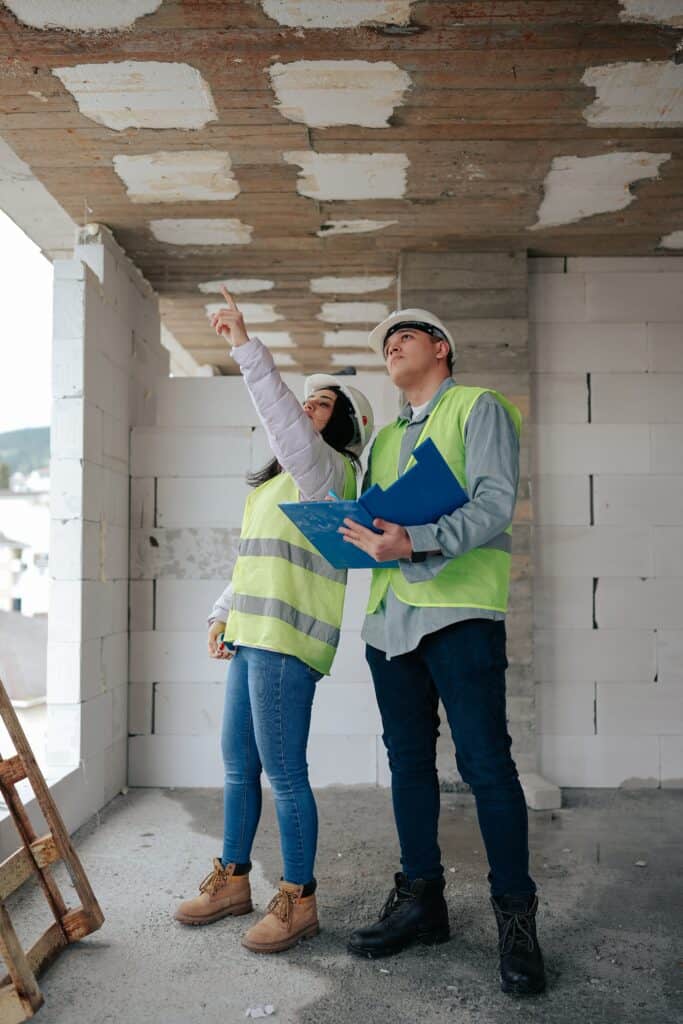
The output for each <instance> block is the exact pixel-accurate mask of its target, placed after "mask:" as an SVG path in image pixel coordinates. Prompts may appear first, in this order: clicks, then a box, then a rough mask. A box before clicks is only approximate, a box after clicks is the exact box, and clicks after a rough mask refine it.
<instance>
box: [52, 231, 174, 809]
mask: <svg viewBox="0 0 683 1024" xmlns="http://www.w3.org/2000/svg"><path fill="white" fill-rule="evenodd" d="M159 332H160V325H159V313H158V304H157V300H156V297H155V295H154V294H153V292H152V291H151V289H150V288H149V286H148V285H147V284H146V283H145V282H144V281H143V279H142V278H141V276H140V274H139V273H138V272H137V271H136V270H135V268H134V267H133V265H132V264H131V263H130V262H129V260H128V259H127V257H126V256H125V254H124V253H123V252H122V250H121V249H119V247H118V246H117V244H116V243H115V242H114V240H113V238H112V237H111V235H109V233H108V232H107V231H106V229H103V230H102V231H100V232H98V233H96V234H93V233H87V232H86V233H84V234H83V235H82V237H81V238H80V240H79V244H78V245H77V246H76V249H75V252H74V259H73V260H68V261H66V260H64V261H57V262H56V263H55V275H54V344H53V360H54V365H53V385H52V386H53V399H54V401H53V414H52V434H51V446H52V451H51V505H50V514H51V534H52V535H51V543H50V576H51V593H50V612H49V619H48V681H47V698H48V730H47V766H48V771H49V772H52V773H53V774H60V773H61V772H63V771H64V770H68V769H77V770H78V772H77V777H78V779H80V783H81V785H80V788H79V787H78V786H77V785H76V784H74V785H75V788H74V793H75V794H77V796H76V797H75V799H76V800H77V802H78V815H77V817H76V818H75V819H74V818H73V816H72V817H71V818H70V824H71V826H72V827H73V826H75V825H76V824H79V823H80V822H81V821H83V820H85V818H87V817H88V816H89V815H90V814H92V813H93V812H94V811H96V810H98V809H99V808H100V807H101V806H102V805H103V804H105V803H106V802H107V801H108V800H110V799H111V798H112V797H113V796H115V795H116V793H117V792H119V790H120V789H121V787H122V786H124V785H125V784H126V780H127V732H128V729H127V717H128V575H129V550H128V544H129V472H130V469H129V455H130V451H129V449H130V430H131V425H132V424H133V423H138V424H145V423H150V424H151V423H152V422H153V421H154V416H155V408H154V400H155V393H156V388H157V384H158V381H159V380H160V379H163V378H164V377H168V353H167V352H166V350H165V349H163V348H162V347H161V344H160V341H159Z"/></svg>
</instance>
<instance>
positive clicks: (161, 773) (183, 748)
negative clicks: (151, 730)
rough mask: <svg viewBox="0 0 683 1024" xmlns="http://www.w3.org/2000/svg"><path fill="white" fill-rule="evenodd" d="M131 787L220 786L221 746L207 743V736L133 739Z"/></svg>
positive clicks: (130, 749)
mask: <svg viewBox="0 0 683 1024" xmlns="http://www.w3.org/2000/svg"><path fill="white" fill-rule="evenodd" d="M128 784H129V785H130V786H188V787H194V786H211V787H220V786H222V785H223V764H222V760H221V754H220V745H219V744H218V742H216V743H207V741H206V736H156V735H155V736H131V737H130V738H129V740H128Z"/></svg>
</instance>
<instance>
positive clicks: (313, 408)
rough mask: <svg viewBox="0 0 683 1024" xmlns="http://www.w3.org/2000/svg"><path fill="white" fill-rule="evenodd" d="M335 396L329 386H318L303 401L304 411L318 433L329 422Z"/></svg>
mask: <svg viewBox="0 0 683 1024" xmlns="http://www.w3.org/2000/svg"><path fill="white" fill-rule="evenodd" d="M336 401H337V396H336V394H335V393H334V391H331V390H330V388H319V389H318V391H314V392H313V394H312V395H309V397H308V398H307V399H306V401H305V402H304V412H305V413H306V415H307V416H308V418H309V419H310V421H311V423H312V424H313V429H314V430H315V431H316V432H317V433H318V434H320V433H321V432H322V431H323V430H324V429H325V427H326V426H327V424H328V423H329V422H330V416H331V415H332V410H333V409H334V403H335V402H336Z"/></svg>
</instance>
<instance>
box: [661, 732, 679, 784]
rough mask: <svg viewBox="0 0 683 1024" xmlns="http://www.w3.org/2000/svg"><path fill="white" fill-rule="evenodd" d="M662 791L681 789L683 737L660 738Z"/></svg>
mask: <svg viewBox="0 0 683 1024" xmlns="http://www.w3.org/2000/svg"><path fill="white" fill-rule="evenodd" d="M659 745H660V753H661V766H662V768H661V771H662V775H661V779H662V789H683V736H661V737H660V740H659Z"/></svg>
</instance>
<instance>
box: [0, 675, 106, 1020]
mask: <svg viewBox="0 0 683 1024" xmlns="http://www.w3.org/2000/svg"><path fill="white" fill-rule="evenodd" d="M0 716H2V720H3V722H4V723H5V728H6V729H7V732H8V733H9V736H10V738H11V740H12V743H13V744H14V749H15V750H16V754H14V756H12V757H8V758H7V759H5V758H3V757H2V755H1V754H0V792H1V793H2V797H3V799H4V801H5V803H6V804H7V808H8V810H9V811H10V813H11V815H12V818H13V819H14V824H15V825H16V827H17V830H18V832H19V836H20V838H21V841H22V843H23V846H21V847H20V848H19V849H18V850H17V851H16V853H13V854H12V855H11V857H8V858H7V860H5V861H3V862H2V864H0V956H1V957H2V959H3V960H4V962H5V967H6V970H7V974H6V976H5V977H4V978H0V1024H21V1022H22V1021H25V1020H28V1019H29V1017H32V1016H33V1015H34V1013H35V1012H36V1010H38V1009H39V1007H40V1006H42V1004H43V995H42V993H41V991H40V989H39V987H38V982H37V981H36V975H38V974H40V972H41V971H42V970H43V969H44V968H45V967H47V966H48V965H49V964H50V963H51V962H52V961H53V960H54V959H55V957H56V956H57V955H58V954H59V953H60V952H61V951H62V950H63V949H64V948H65V946H68V945H69V943H70V942H77V941H78V940H79V939H82V938H83V937H84V936H85V935H88V934H89V933H90V932H94V931H96V930H97V929H98V928H99V927H100V926H101V924H102V922H103V921H104V915H103V914H102V911H101V910H100V907H99V904H98V902H97V900H96V899H95V896H94V894H93V891H92V889H91V888H90V883H89V882H88V879H87V876H86V874H85V871H84V870H83V866H82V864H81V862H80V860H79V859H78V856H77V855H76V851H75V850H74V848H73V846H72V844H71V840H70V838H69V833H68V831H67V829H66V826H65V824H64V821H63V820H62V816H61V814H60V813H59V811H58V810H57V807H56V805H55V802H54V800H53V799H52V797H51V796H50V791H49V789H48V788H47V783H46V782H45V779H44V777H43V774H42V772H41V770H40V768H39V767H38V765H37V763H36V759H35V757H34V756H33V751H32V750H31V747H30V746H29V743H28V740H27V739H26V735H25V733H24V730H23V729H22V727H21V725H20V723H19V719H18V718H17V715H16V712H15V710H14V708H13V707H12V704H11V702H10V699H9V697H8V696H7V691H6V690H5V687H4V685H3V683H2V680H1V679H0ZM22 779H28V781H29V782H30V784H31V788H32V789H33V792H34V794H35V797H36V800H37V801H38V804H39V806H40V809H41V811H42V812H43V817H44V818H45V821H46V822H47V826H48V828H49V830H50V831H49V832H48V834H47V835H45V836H42V837H41V838H38V836H37V835H36V833H35V831H34V829H33V826H32V825H31V822H30V821H29V817H28V814H27V813H26V809H25V807H24V805H23V803H22V801H21V798H20V796H19V794H18V793H17V791H16V789H15V786H16V784H17V783H18V782H20V781H21V780H22ZM56 861H63V862H64V864H65V865H66V867H67V870H68V872H69V875H70V876H71V881H72V882H73V885H74V888H75V890H76V892H77V893H78V896H79V898H80V901H81V905H80V906H79V907H77V908H76V909H75V910H74V909H72V910H70V909H69V908H68V907H67V906H66V904H65V903H64V900H63V898H62V894H61V892H60V891H59V888H58V886H57V884H56V882H55V880H54V878H53V877H52V874H51V872H50V868H49V865H50V864H54V863H55V862H56ZM31 875H36V876H37V878H38V881H39V882H40V885H41V887H42V889H43V892H44V893H45V898H46V899H47V902H48V904H49V906H50V910H51V911H52V913H53V914H54V918H55V923H54V924H53V925H51V926H50V927H49V928H48V929H47V931H46V932H44V933H43V934H42V935H41V937H40V938H39V939H38V941H37V942H36V943H34V945H33V946H32V947H31V948H30V949H29V950H26V951H24V950H23V949H22V947H21V944H20V942H19V939H18V938H17V933H16V932H15V930H14V926H13V924H12V921H11V919H10V916H9V913H8V912H7V908H6V906H5V900H6V899H7V897H8V896H9V895H10V894H11V893H13V892H15V890H16V889H18V888H19V886H20V885H22V884H23V883H24V882H25V881H27V879H29V878H30V877H31Z"/></svg>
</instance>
